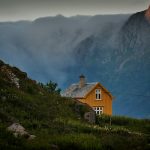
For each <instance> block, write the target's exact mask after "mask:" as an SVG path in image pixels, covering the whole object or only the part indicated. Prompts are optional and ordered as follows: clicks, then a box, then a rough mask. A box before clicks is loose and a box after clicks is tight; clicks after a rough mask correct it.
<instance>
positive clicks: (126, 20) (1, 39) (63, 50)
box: [0, 11, 150, 118]
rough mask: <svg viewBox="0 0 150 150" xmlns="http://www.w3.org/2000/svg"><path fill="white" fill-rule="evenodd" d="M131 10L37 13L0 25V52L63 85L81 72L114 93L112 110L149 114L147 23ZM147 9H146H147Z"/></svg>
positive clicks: (34, 74)
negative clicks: (29, 19) (93, 13)
mask: <svg viewBox="0 0 150 150" xmlns="http://www.w3.org/2000/svg"><path fill="white" fill-rule="evenodd" d="M146 12H147V11H143V12H139V13H136V14H133V15H96V16H75V17H69V18H67V17H64V16H61V15H58V16H56V17H45V18H38V19H36V20H35V21H32V22H14V23H9V22H7V23H1V24H0V33H1V36H0V57H1V58H2V59H3V60H6V61H7V62H8V63H10V64H13V65H15V66H18V67H19V68H21V69H22V70H24V71H26V72H28V74H29V76H30V77H33V78H35V79H36V80H38V81H43V82H46V81H48V80H53V81H55V82H58V83H59V85H60V86H61V87H62V88H63V89H64V88H66V87H67V86H68V85H69V84H71V83H72V82H77V80H78V76H79V75H80V74H81V73H83V74H85V76H86V77H87V80H88V81H89V82H92V81H99V82H101V83H102V84H103V85H104V86H105V87H106V88H107V89H108V90H109V91H111V92H112V94H113V95H114V96H115V98H116V99H115V100H114V103H113V113H114V114H122V115H127V116H134V117H140V118H141V117H144V118H149V115H150V110H149V106H150V101H149V96H150V93H149V89H150V84H149V83H150V82H149V76H150V71H149V70H150V69H149V65H150V61H149V60H150V59H149V57H150V51H149V46H150V45H149V39H150V34H149V33H150V32H149V31H150V25H149V21H148V20H147V19H146V17H145V13H146ZM147 14H148V13H147Z"/></svg>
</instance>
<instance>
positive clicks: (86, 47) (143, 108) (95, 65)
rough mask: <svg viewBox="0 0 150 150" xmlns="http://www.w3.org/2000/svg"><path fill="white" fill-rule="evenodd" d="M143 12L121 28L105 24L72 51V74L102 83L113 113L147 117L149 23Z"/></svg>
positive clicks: (148, 113) (149, 53) (149, 112)
mask: <svg viewBox="0 0 150 150" xmlns="http://www.w3.org/2000/svg"><path fill="white" fill-rule="evenodd" d="M145 13H146V11H143V12H139V13H136V14H134V15H132V16H131V17H130V18H129V19H128V20H127V21H126V22H125V24H124V25H123V26H122V27H121V29H118V28H117V29H116V28H115V25H114V26H113V25H109V27H106V28H105V29H103V32H101V33H100V34H99V35H97V36H90V37H88V38H86V39H85V40H83V41H82V42H81V43H80V44H79V45H78V46H77V47H76V50H75V55H76V58H77V60H78V63H79V65H78V66H77V69H76V71H75V70H74V68H73V69H72V74H77V73H78V70H79V72H84V73H85V74H87V75H88V79H90V80H95V81H100V82H102V84H103V85H105V86H106V87H107V88H108V89H109V90H110V91H111V92H112V94H113V95H114V96H115V97H116V99H115V101H114V103H113V104H114V105H113V113H114V114H123V115H129V116H136V117H147V118H149V115H150V111H149V106H150V101H149V98H150V93H149V89H150V84H149V83H150V80H149V76H150V67H149V66H150V50H149V47H150V43H149V41H150V23H149V21H148V20H147V19H146V18H145ZM106 43H107V44H106ZM99 79H100V80H99ZM71 80H72V79H71Z"/></svg>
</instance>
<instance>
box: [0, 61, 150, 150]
mask: <svg viewBox="0 0 150 150" xmlns="http://www.w3.org/2000/svg"><path fill="white" fill-rule="evenodd" d="M90 110H91V109H90V108H89V107H87V106H86V105H83V104H81V103H78V102H77V101H75V100H73V99H68V98H64V97H61V96H60V95H58V93H56V91H53V92H52V91H51V92H50V91H47V90H46V88H44V87H43V86H42V85H41V84H37V83H36V81H35V80H32V79H30V78H29V77H28V75H27V74H26V73H25V72H22V71H21V70H20V69H18V68H16V67H12V66H10V65H8V64H5V63H4V62H3V61H1V60H0V148H1V150H8V149H9V150H19V149H21V150H33V149H35V150H41V149H43V150H50V149H52V150H58V149H60V150H65V149H72V150H76V149H79V150H87V149H93V150H97V149H103V150H107V149H108V148H109V149H114V150H120V149H123V150H126V149H137V148H138V149H139V150H146V149H149V128H150V120H148V119H133V118H126V117H119V116H114V117H113V116H112V117H111V124H112V126H111V127H110V116H97V117H96V118H97V119H96V122H95V123H94V122H93V123H88V122H87V121H86V120H84V119H83V116H84V113H85V112H89V111H90ZM31 137H32V138H31ZM131 140H132V142H131Z"/></svg>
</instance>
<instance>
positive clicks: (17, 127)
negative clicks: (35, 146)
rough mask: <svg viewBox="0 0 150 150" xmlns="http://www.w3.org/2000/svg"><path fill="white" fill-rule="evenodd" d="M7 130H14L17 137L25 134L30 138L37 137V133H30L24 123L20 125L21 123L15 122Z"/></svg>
mask: <svg viewBox="0 0 150 150" xmlns="http://www.w3.org/2000/svg"><path fill="white" fill-rule="evenodd" d="M7 130H8V131H10V132H13V134H14V136H15V137H18V136H24V137H26V138H28V139H29V140H32V139H34V138H35V137H36V136H35V135H31V134H29V133H28V132H27V131H26V130H25V128H24V127H23V126H22V125H20V124H19V123H13V124H12V125H10V126H9V127H8V128H7Z"/></svg>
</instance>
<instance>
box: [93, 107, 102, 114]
mask: <svg viewBox="0 0 150 150" xmlns="http://www.w3.org/2000/svg"><path fill="white" fill-rule="evenodd" d="M93 110H94V111H95V113H96V114H97V115H101V114H103V113H104V106H95V107H93Z"/></svg>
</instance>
